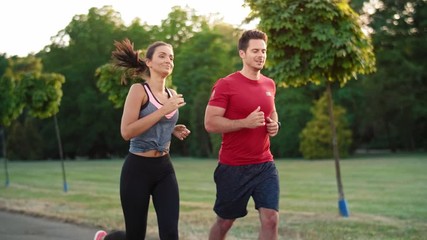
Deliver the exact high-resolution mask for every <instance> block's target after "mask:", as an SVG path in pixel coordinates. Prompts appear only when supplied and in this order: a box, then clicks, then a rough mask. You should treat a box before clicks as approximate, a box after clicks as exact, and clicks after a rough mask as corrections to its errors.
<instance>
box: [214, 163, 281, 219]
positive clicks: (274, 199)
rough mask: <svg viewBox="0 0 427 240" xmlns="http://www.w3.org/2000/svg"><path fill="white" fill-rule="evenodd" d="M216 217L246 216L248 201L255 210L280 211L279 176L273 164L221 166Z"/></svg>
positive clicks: (218, 178) (215, 177) (217, 171)
mask: <svg viewBox="0 0 427 240" xmlns="http://www.w3.org/2000/svg"><path fill="white" fill-rule="evenodd" d="M214 180H215V183H216V201H215V206H214V211H215V213H216V214H217V215H218V216H219V217H221V218H223V219H236V218H240V217H244V216H246V214H247V213H248V211H247V206H248V202H249V198H250V197H252V199H253V200H254V202H255V208H256V209H259V208H268V209H274V210H276V211H279V194H280V189H279V175H278V172H277V169H276V165H275V164H274V162H273V161H271V162H265V163H260V164H251V165H243V166H230V165H225V164H218V166H217V167H216V169H215V172H214Z"/></svg>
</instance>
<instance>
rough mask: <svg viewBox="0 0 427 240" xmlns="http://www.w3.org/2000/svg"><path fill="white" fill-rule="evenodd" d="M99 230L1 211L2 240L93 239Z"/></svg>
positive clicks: (0, 229) (0, 228) (0, 236)
mask: <svg viewBox="0 0 427 240" xmlns="http://www.w3.org/2000/svg"><path fill="white" fill-rule="evenodd" d="M97 230H98V229H93V228H89V227H84V226H77V225H73V224H70V223H64V222H60V221H55V220H51V219H44V218H37V217H32V216H26V215H22V214H18V213H12V212H5V211H0V239H1V240H29V239H30V240H92V239H93V236H94V235H95V232H96V231H97Z"/></svg>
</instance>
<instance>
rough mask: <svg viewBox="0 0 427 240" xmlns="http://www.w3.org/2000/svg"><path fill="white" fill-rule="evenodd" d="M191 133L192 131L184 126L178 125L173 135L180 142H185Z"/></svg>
mask: <svg viewBox="0 0 427 240" xmlns="http://www.w3.org/2000/svg"><path fill="white" fill-rule="evenodd" d="M190 133H191V132H190V130H188V129H187V127H186V126H185V125H184V124H177V125H175V128H174V129H173V133H172V134H173V135H174V136H175V137H176V138H178V139H179V140H184V139H185V138H187V137H188V135H190Z"/></svg>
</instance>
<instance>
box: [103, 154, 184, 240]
mask: <svg viewBox="0 0 427 240" xmlns="http://www.w3.org/2000/svg"><path fill="white" fill-rule="evenodd" d="M150 196H152V197H153V200H152V201H153V205H154V208H155V210H156V214H157V224H158V227H159V237H160V239H162V240H176V239H179V236H178V218H179V190H178V183H177V180H176V176H175V171H174V168H173V165H172V163H171V161H170V156H169V155H165V156H162V157H156V158H148V157H141V156H137V155H134V154H132V153H129V155H128V156H127V157H126V159H125V162H124V163H123V167H122V173H121V178H120V200H121V203H122V209H123V214H124V218H125V226H126V234H124V233H123V232H121V233H120V232H115V233H112V234H111V238H110V236H107V237H106V238H105V240H110V239H111V240H112V239H123V236H124V235H126V240H142V239H145V234H146V228H147V214H148V208H149V203H150ZM113 236H119V237H114V238H113Z"/></svg>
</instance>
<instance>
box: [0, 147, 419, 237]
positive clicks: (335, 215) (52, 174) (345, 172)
mask: <svg viewBox="0 0 427 240" xmlns="http://www.w3.org/2000/svg"><path fill="white" fill-rule="evenodd" d="M122 161H123V159H115V160H102V161H101V160H99V161H83V160H80V161H66V162H65V168H66V177H67V183H68V192H64V191H63V181H62V171H61V163H60V162H58V161H42V162H9V174H10V185H9V187H7V188H6V187H5V186H4V181H5V179H4V176H5V174H4V164H3V161H2V162H1V166H2V168H1V173H0V180H1V181H2V182H1V184H2V185H1V186H0V209H8V210H11V211H17V212H23V213H24V212H25V213H28V214H31V215H36V216H44V217H49V218H55V219H61V220H64V221H67V222H73V223H77V224H84V225H90V226H97V227H101V228H105V229H124V224H123V217H122V212H121V207H120V201H119V176H120V170H121V166H122ZM173 162H174V166H175V169H176V173H177V177H178V181H179V184H180V194H181V217H180V234H181V239H184V240H190V239H191V240H193V239H194V240H201V239H207V236H208V232H209V228H210V226H211V224H212V223H213V221H214V219H215V214H214V213H213V211H212V206H213V202H214V198H215V185H214V183H213V179H212V174H213V170H214V168H215V167H216V160H215V159H194V158H177V157H175V158H174V157H173ZM340 163H341V175H342V181H343V185H344V193H345V198H346V200H347V203H348V207H349V211H350V217H348V218H343V217H341V216H339V212H338V193H337V184H336V178H335V168H334V161H333V160H323V161H307V160H298V159H286V160H283V159H279V160H276V165H277V167H278V169H279V173H280V181H281V194H280V195H281V198H280V230H279V231H280V239H301V240H302V239H325V240H334V239H337V240H341V239H360V240H362V239H363V240H366V239H384V240H390V239H402V240H403V239H405V240H406V239H413V240H415V239H420V240H421V239H427V154H389V155H370V156H363V157H362V156H356V157H352V158H349V159H345V160H341V162H340ZM248 210H249V214H248V215H247V216H246V217H245V218H242V219H239V220H237V221H236V223H235V225H234V227H233V228H232V230H231V232H230V233H229V237H228V238H227V239H230V240H232V239H236V240H237V239H238V240H241V239H257V232H258V227H259V221H258V214H257V212H256V211H255V209H254V205H253V203H252V202H250V204H249V206H248ZM147 235H148V236H147V239H157V238H158V237H157V225H156V217H155V214H154V210H153V209H151V211H150V215H149V226H148V233H147Z"/></svg>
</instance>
